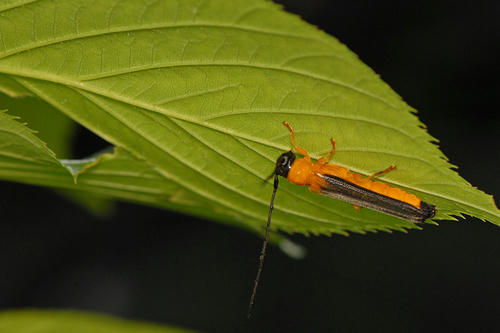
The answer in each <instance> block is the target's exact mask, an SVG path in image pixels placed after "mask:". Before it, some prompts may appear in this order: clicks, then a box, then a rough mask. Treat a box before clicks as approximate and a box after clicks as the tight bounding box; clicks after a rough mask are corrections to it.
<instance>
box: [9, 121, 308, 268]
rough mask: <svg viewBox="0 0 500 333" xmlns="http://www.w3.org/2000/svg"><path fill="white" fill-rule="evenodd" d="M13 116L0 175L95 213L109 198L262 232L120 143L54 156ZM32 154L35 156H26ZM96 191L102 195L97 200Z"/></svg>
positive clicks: (292, 251) (293, 248)
mask: <svg viewBox="0 0 500 333" xmlns="http://www.w3.org/2000/svg"><path fill="white" fill-rule="evenodd" d="M17 119H18V118H17V117H12V116H9V115H8V114H6V113H0V142H6V143H7V142H8V144H6V145H5V146H4V147H2V149H0V179H7V180H16V181H20V182H26V183H30V184H36V185H46V186H52V187H57V188H59V189H63V190H64V191H65V192H69V193H71V196H70V198H77V199H78V200H80V201H83V203H86V204H87V206H88V207H89V208H91V209H92V210H93V211H94V212H96V213H101V214H102V213H106V212H107V211H109V209H110V207H109V206H108V205H107V204H106V203H107V201H102V199H103V198H113V199H120V200H125V201H131V202H137V203H143V204H149V205H153V206H157V207H161V208H166V209H171V210H176V211H180V212H184V213H186V214H190V215H195V216H200V217H204V218H211V219H214V220H217V221H219V222H222V223H226V224H229V225H232V226H237V227H240V228H242V229H247V230H249V231H252V232H254V233H262V230H261V228H258V227H257V226H256V224H249V223H248V221H247V220H242V219H240V218H239V216H237V215H236V214H234V212H233V211H232V210H229V209H226V208H225V207H223V206H218V205H215V204H213V203H212V202H210V201H208V200H206V199H205V198H203V197H201V196H199V195H197V194H196V193H193V192H191V191H188V190H186V189H185V188H183V187H181V186H179V185H178V184H176V183H174V182H172V181H170V180H168V179H166V178H165V177H163V176H162V175H161V174H160V173H158V172H157V171H156V170H155V169H154V168H153V167H152V166H150V165H148V164H147V163H145V161H143V160H139V159H137V158H136V157H134V156H133V155H131V154H130V153H128V152H127V151H125V150H124V149H120V148H116V149H115V150H113V149H106V150H104V151H102V152H100V153H97V154H95V155H93V156H90V157H88V158H86V159H80V160H57V159H56V158H55V156H54V154H53V153H52V151H50V150H49V149H47V148H46V146H45V144H44V143H43V142H42V141H40V140H39V139H38V138H37V137H36V136H35V135H34V134H33V131H31V130H30V129H28V128H27V127H26V126H25V125H24V124H21V123H19V122H18V121H16V120H17ZM18 151H21V152H22V153H21V154H18V153H17V152H18ZM35 155H36V156H38V157H37V158H36V159H29V160H28V159H27V158H26V156H35ZM96 196H97V198H98V199H100V200H95V197H96ZM271 241H272V242H273V243H275V244H277V245H278V246H279V247H280V248H281V249H282V251H283V252H285V253H286V254H287V255H289V256H291V257H293V258H297V259H300V258H303V257H304V255H305V252H304V249H303V248H302V247H300V246H299V245H297V244H294V243H293V242H291V241H290V240H288V239H286V238H285V237H283V236H281V235H279V234H277V233H272V236H271Z"/></svg>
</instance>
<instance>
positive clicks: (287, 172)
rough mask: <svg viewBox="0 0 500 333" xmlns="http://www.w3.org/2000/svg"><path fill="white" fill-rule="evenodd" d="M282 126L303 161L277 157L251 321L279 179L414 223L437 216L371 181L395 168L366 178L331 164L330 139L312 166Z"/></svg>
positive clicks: (291, 156)
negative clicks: (324, 152) (282, 178)
mask: <svg viewBox="0 0 500 333" xmlns="http://www.w3.org/2000/svg"><path fill="white" fill-rule="evenodd" d="M283 124H284V125H285V126H286V127H287V128H288V129H289V130H290V137H291V140H292V144H293V147H294V148H295V150H296V151H297V153H299V154H301V155H303V156H304V157H303V158H296V156H295V154H294V152H293V150H290V151H288V152H286V153H283V154H282V155H281V156H280V157H278V160H277V161H276V168H275V169H274V172H273V174H271V176H270V177H269V178H271V177H272V176H274V190H273V194H272V197H271V204H270V207H269V216H268V220H267V227H266V235H265V239H264V244H263V246H262V251H261V254H260V262H259V269H258V271H257V277H256V279H255V284H254V289H253V292H252V296H251V298H250V304H249V306H248V317H250V314H251V310H252V306H253V302H254V299H255V293H256V291H257V286H258V284H259V280H260V274H261V273H262V266H263V264H264V256H265V254H266V248H267V243H268V241H269V226H270V225H271V213H272V211H273V207H274V197H275V195H276V191H277V190H278V184H279V178H278V176H282V177H285V178H286V179H288V181H289V182H291V183H294V184H297V185H307V186H309V190H311V191H312V192H315V193H319V194H323V195H326V196H329V197H332V198H336V199H340V200H343V201H346V202H349V203H351V204H353V206H354V208H356V209H360V208H361V207H365V208H369V209H372V210H376V211H379V212H382V213H385V214H388V215H393V216H396V217H399V218H401V219H404V220H408V221H411V222H423V221H425V220H426V219H429V218H432V217H434V215H435V214H436V208H435V206H433V205H431V204H428V203H426V202H424V201H422V200H421V199H420V198H418V197H417V196H416V195H414V194H411V193H407V192H405V191H403V190H401V189H399V188H395V187H392V186H389V185H387V184H384V183H381V182H377V181H373V180H372V179H373V178H375V177H377V176H380V175H382V174H384V173H387V172H389V171H391V170H394V169H395V168H396V167H395V166H394V165H391V166H390V167H388V168H387V169H385V170H382V171H379V172H377V173H374V174H373V175H371V176H368V177H363V176H362V175H360V174H358V173H353V172H351V171H349V169H347V168H344V167H342V166H339V165H335V164H332V163H328V160H330V158H331V157H332V155H333V153H334V152H335V140H333V139H331V142H332V150H331V151H330V152H329V153H328V155H327V156H326V157H323V158H320V159H319V160H318V161H317V162H316V163H313V162H312V161H311V158H310V156H309V154H308V153H307V151H306V150H305V149H304V148H302V147H299V146H297V144H296V143H295V137H294V132H293V129H292V126H290V124H289V123H288V122H286V121H285V122H284V123H283Z"/></svg>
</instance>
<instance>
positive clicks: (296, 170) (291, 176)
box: [287, 158, 315, 185]
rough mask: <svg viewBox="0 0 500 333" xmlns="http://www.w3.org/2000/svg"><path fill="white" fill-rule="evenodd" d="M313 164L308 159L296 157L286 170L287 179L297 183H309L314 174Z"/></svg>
mask: <svg viewBox="0 0 500 333" xmlns="http://www.w3.org/2000/svg"><path fill="white" fill-rule="evenodd" d="M314 174H315V172H314V165H313V164H312V163H311V161H310V160H306V159H305V158H299V159H296V160H295V161H294V162H293V164H292V167H291V168H290V170H289V171H288V176H287V179H288V180H289V181H290V182H291V183H294V184H297V185H309V184H311V182H312V177H313V176H314Z"/></svg>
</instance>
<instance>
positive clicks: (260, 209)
mask: <svg viewBox="0 0 500 333" xmlns="http://www.w3.org/2000/svg"><path fill="white" fill-rule="evenodd" d="M0 15H1V19H0V91H3V92H4V93H6V94H8V95H10V96H25V95H32V96H37V97H39V98H40V99H42V100H44V101H46V102H48V103H50V104H51V105H52V106H54V107H55V108H57V109H59V110H60V111H62V112H63V113H65V114H66V115H67V116H69V117H70V118H72V119H73V120H75V121H77V122H79V123H80V124H82V125H83V126H85V127H87V128H88V129H90V130H91V131H93V132H94V133H96V134H98V135H100V136H101V137H102V138H104V139H105V140H107V141H108V142H110V143H112V144H113V145H114V146H116V147H118V148H117V150H116V151H115V152H114V153H110V154H103V155H100V156H98V157H96V158H95V159H94V160H92V161H79V162H70V163H68V162H67V161H62V162H61V161H60V160H57V159H56V158H55V156H54V155H53V154H52V153H51V152H50V150H48V148H47V147H45V146H44V145H43V144H41V141H40V142H39V141H37V138H36V136H35V135H34V134H33V133H32V132H30V131H28V130H27V129H26V128H25V127H24V126H22V125H21V124H20V123H19V122H18V121H16V120H15V119H12V117H9V116H8V115H7V114H5V113H3V114H0V117H1V118H0V177H1V178H3V179H9V180H15V181H21V182H26V183H32V184H38V185H46V186H55V187H63V188H72V189H79V190H84V191H87V192H91V193H100V194H104V195H108V196H111V197H118V198H122V199H127V200H132V201H138V202H142V203H146V204H152V205H157V206H161V207H166V208H170V209H176V210H182V211H185V212H188V213H192V214H197V215H202V216H208V217H211V218H213V219H216V220H219V221H222V222H228V223H231V224H238V225H240V226H243V227H245V228H249V229H253V230H261V229H262V227H263V226H264V225H265V220H266V218H267V212H268V209H269V198H270V195H271V191H272V186H271V184H270V183H268V184H266V185H265V186H263V185H262V183H263V179H265V178H266V177H267V176H268V175H269V174H270V173H271V172H272V170H273V168H274V161H275V160H276V158H277V157H278V156H279V155H280V153H282V152H283V151H285V150H289V149H290V141H289V133H288V131H287V130H286V128H284V127H283V125H282V124H281V123H282V122H283V121H284V120H286V121H288V122H290V123H291V124H292V126H294V128H295V130H296V140H297V142H298V143H299V144H300V145H301V146H303V147H304V148H306V149H307V150H308V151H309V152H310V153H311V155H312V157H314V158H319V157H321V156H324V155H325V154H326V153H327V152H328V151H329V149H330V142H329V139H330V137H333V138H334V139H335V140H336V142H337V151H336V153H335V155H334V157H333V161H334V162H335V163H338V164H340V165H342V166H346V167H348V168H350V169H351V170H353V171H356V172H359V173H362V174H364V175H369V174H372V173H374V172H376V171H380V170H382V169H385V168H386V167H387V166H389V165H391V164H395V165H396V166H397V170H395V171H392V172H390V173H388V174H386V175H384V176H383V177H382V178H381V180H382V181H385V182H387V183H389V184H390V185H392V186H396V187H400V188H403V189H405V190H406V191H408V192H411V193H414V194H416V195H418V196H419V197H421V198H422V199H423V200H424V201H426V202H428V203H432V204H434V205H436V206H437V210H438V214H437V215H436V219H450V218H453V217H452V216H453V215H454V216H461V215H462V214H463V213H465V214H468V215H473V216H476V217H478V218H480V219H483V220H489V221H491V222H492V223H495V224H500V213H499V211H498V209H497V208H496V207H495V204H494V202H493V200H492V198H491V197H490V196H488V195H486V194H484V193H483V192H481V191H479V190H477V189H476V188H474V187H472V186H471V185H470V184H469V183H467V182H466V181H465V180H464V179H462V178H461V177H460V176H459V175H458V174H457V173H456V172H455V171H454V170H452V169H450V168H451V167H452V166H451V165H450V164H448V163H447V161H446V158H445V156H444V155H443V154H442V153H441V152H440V151H439V149H438V147H437V146H436V145H435V144H434V143H433V141H435V140H434V139H433V138H432V137H431V136H430V135H429V134H428V133H427V132H426V131H425V129H424V128H423V124H422V123H420V122H419V121H418V119H417V118H416V116H415V114H414V110H413V109H412V108H411V107H409V106H408V105H406V103H404V102H403V101H402V100H401V98H400V97H399V96H398V95H397V94H396V93H394V92H393V91H392V90H391V89H390V87H389V86H388V85H386V84H385V83H384V82H383V81H382V80H381V79H380V78H379V77H378V76H377V75H376V74H375V73H374V72H373V71H372V70H371V69H370V68H368V67H367V66H366V65H364V64H363V63H362V62H361V61H360V60H359V59H358V58H357V56H356V55H355V54H353V53H352V52H351V51H349V50H348V49H347V48H346V47H345V46H344V45H343V44H341V43H340V42H338V41H337V40H336V39H335V38H333V37H331V36H329V35H327V34H325V33H323V32H321V31H319V30H318V29H317V28H315V27H313V26H311V25H308V24H306V23H305V22H303V21H301V20H300V19H299V18H298V17H296V16H293V15H291V14H288V13H286V12H284V11H282V10H281V9H280V8H279V7H278V6H277V5H275V4H273V3H271V2H268V1H261V0H260V1H258V0H256V1H248V0H240V1H230V2H228V1H222V0H220V1H216V0H210V1H209V0H203V1H202V0H196V1H195V0H182V1H181V0H179V1H173V0H164V1H146V0H143V1H132V0H130V1H125V0H122V1H118V0H101V1H95V2H89V1H83V0H38V1H27V0H24V1H20V0H19V1H15V0H11V1H8V2H4V3H3V4H1V5H0ZM0 107H1V106H0ZM16 122H17V123H18V126H16V125H13V124H12V123H16ZM23 128H24V129H23ZM71 163H73V164H75V163H76V164H77V165H78V166H79V169H78V170H76V171H75V169H74V168H73V167H70V165H69V164H71ZM76 176H77V177H76ZM74 179H77V184H76V185H75V184H74ZM272 226H273V228H275V229H278V230H283V231H287V232H299V233H304V234H310V233H312V234H330V233H346V232H349V231H351V232H365V231H376V230H386V231H388V230H401V231H404V230H405V229H410V228H416V226H415V225H414V224H412V223H410V222H407V221H403V220H400V219H397V218H394V217H390V216H387V215H383V214H380V213H377V212H373V211H370V210H367V209H362V210H360V211H357V210H354V209H352V206H351V205H349V204H347V203H343V202H340V201H337V200H333V199H330V198H327V197H322V196H319V195H316V194H313V193H311V192H309V191H308V190H307V188H305V187H299V186H296V185H293V184H289V183H287V182H286V181H282V182H281V184H280V189H279V191H278V194H277V198H276V202H275V212H274V215H273V222H272Z"/></svg>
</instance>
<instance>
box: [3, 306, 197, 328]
mask: <svg viewBox="0 0 500 333" xmlns="http://www.w3.org/2000/svg"><path fill="white" fill-rule="evenodd" d="M0 331H1V332H9V333H59V332H60V333H68V332H72V333H80V332H81V333H88V332H93V333H108V332H109V333H111V332H113V333H114V332H120V333H135V332H140V333H183V332H185V333H188V332H194V331H191V330H187V329H183V328H178V327H172V326H167V325H159V324H151V323H145V322H140V321H132V320H124V319H117V318H113V317H111V316H104V315H97V314H91V313H85V312H77V311H61V310H59V311H54V310H52V311H46V310H44V311H42V310H17V311H12V310H11V311H5V312H1V313H0Z"/></svg>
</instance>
